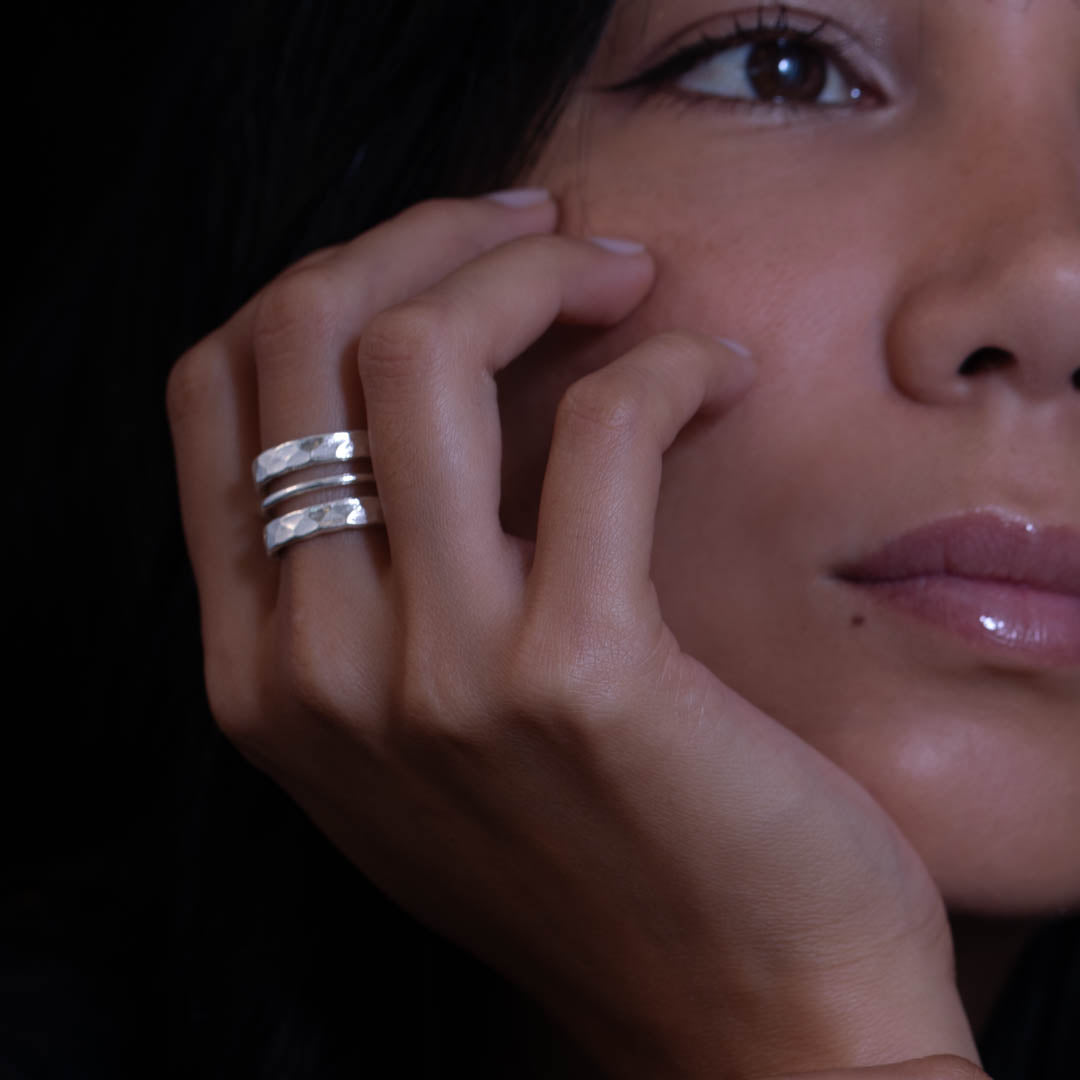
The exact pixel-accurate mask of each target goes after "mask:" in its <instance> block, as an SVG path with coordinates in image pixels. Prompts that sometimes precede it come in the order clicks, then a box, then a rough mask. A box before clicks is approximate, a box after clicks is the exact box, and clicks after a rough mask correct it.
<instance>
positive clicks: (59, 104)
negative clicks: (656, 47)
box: [0, 0, 611, 1080]
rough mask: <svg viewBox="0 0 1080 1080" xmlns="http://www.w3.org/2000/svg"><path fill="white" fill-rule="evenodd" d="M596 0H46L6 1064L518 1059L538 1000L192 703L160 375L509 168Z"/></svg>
mask: <svg viewBox="0 0 1080 1080" xmlns="http://www.w3.org/2000/svg"><path fill="white" fill-rule="evenodd" d="M610 7H611V0H513V2H512V3H510V2H506V3H498V2H493V0H367V2H364V0H324V2H322V3H313V2H308V0H257V2H243V0H241V2H233V3H230V4H226V5H221V4H219V3H216V2H210V0H201V2H196V3H189V4H186V5H183V6H182V7H180V8H177V9H176V10H175V11H172V12H167V13H161V14H159V15H158V21H157V22H156V23H155V22H154V21H153V19H152V18H151V17H150V16H148V15H146V14H145V13H144V14H142V15H141V16H139V17H138V22H137V23H135V24H134V25H135V27H136V32H137V36H136V37H135V40H127V39H124V38H123V25H122V20H114V22H113V23H112V25H108V24H104V25H102V24H100V23H98V22H95V21H93V20H91V19H90V18H88V17H86V16H85V15H82V16H78V15H77V14H75V13H73V14H72V15H70V16H69V18H70V19H72V20H77V21H76V22H73V23H72V24H71V28H69V29H68V33H69V34H70V48H67V49H65V48H64V47H63V43H62V42H61V44H60V45H54V47H53V52H52V54H51V58H52V61H53V62H52V64H51V65H50V69H51V71H52V78H53V79H55V80H57V81H56V82H55V83H52V84H47V83H45V82H44V81H43V88H44V90H45V91H47V92H51V94H52V98H51V101H52V107H51V108H50V106H49V102H48V101H46V102H45V105H44V106H43V107H42V108H41V111H40V113H39V115H41V116H42V117H43V120H44V121H45V123H42V124H41V125H39V126H40V128H41V130H39V131H38V133H37V134H38V143H37V145H41V144H42V140H41V136H42V135H44V136H45V139H44V151H43V153H44V157H43V158H39V160H40V161H41V162H42V168H41V169H40V172H39V173H38V175H39V176H40V177H41V181H40V182H42V183H44V184H45V186H46V188H47V190H46V191H45V193H44V196H42V198H45V197H49V198H51V199H52V202H51V204H50V205H49V206H48V207H47V208H46V209H47V210H48V214H49V218H51V220H52V223H53V224H52V225H51V227H49V225H48V224H47V222H48V220H49V218H45V219H43V218H41V217H40V216H39V217H38V219H37V221H36V222H35V226H34V227H35V229H36V231H37V232H38V233H39V235H38V236H37V237H36V249H37V257H36V260H35V261H34V262H33V263H32V269H31V270H30V271H29V272H28V273H27V274H26V276H25V279H24V282H25V284H26V288H25V289H24V292H23V296H22V299H21V303H22V304H23V306H24V308H25V311H24V315H25V318H24V320H23V333H22V336H21V340H20V341H19V342H18V346H17V347H16V348H14V349H12V350H11V352H10V354H9V355H10V356H11V357H14V356H17V357H18V361H17V362H15V363H10V364H9V374H10V376H11V379H12V380H13V382H12V383H9V386H11V387H12V388H13V394H12V396H13V399H14V400H18V401H22V402H34V403H36V404H35V405H34V406H33V407H32V408H30V409H29V410H28V413H29V416H30V418H31V419H32V421H33V423H34V431H35V432H36V434H37V437H38V438H39V439H42V440H43V441H44V442H45V444H46V445H43V446H42V447H41V452H42V453H43V454H44V455H48V456H50V457H51V456H52V455H53V454H55V455H56V458H55V460H56V461H57V462H58V463H60V464H61V465H62V468H63V482H62V483H60V484H56V485H50V484H48V483H45V484H42V485H41V486H40V487H39V486H36V485H35V484H27V485H26V487H25V489H24V490H23V492H22V499H23V503H22V506H21V507H20V516H21V518H22V520H24V521H27V522H30V521H32V522H34V525H33V526H32V528H31V529H29V530H27V531H25V532H23V531H20V532H19V533H18V534H17V537H16V543H17V548H18V550H17V553H16V555H15V558H14V562H13V565H15V566H22V565H30V566H36V567H39V568H41V569H40V570H39V571H37V572H36V573H35V574H34V575H33V577H34V580H33V585H32V588H27V590H26V593H25V595H23V596H22V597H21V601H22V606H21V609H20V606H19V602H18V600H17V601H16V604H15V609H16V610H17V611H19V614H18V616H17V617H16V620H15V621H16V623H17V624H18V625H19V626H20V628H21V631H20V632H21V635H22V641H23V644H24V646H25V647H26V657H25V665H27V666H25V670H26V671H27V672H28V673H29V672H31V671H37V672H40V671H41V664H42V658H44V660H45V663H46V664H47V670H48V672H49V673H50V674H49V678H48V680H47V681H46V682H39V681H36V680H34V679H32V678H28V679H27V682H28V684H29V685H32V686H34V687H35V688H36V697H35V699H34V701H35V704H34V705H31V706H30V707H29V709H30V710H31V711H29V712H27V713H26V714H24V716H23V723H22V725H21V731H20V736H19V745H18V746H17V747H16V748H15V749H16V750H17V751H18V760H19V761H20V763H21V764H20V768H21V770H22V771H23V773H24V774H29V775H31V776H32V777H33V783H32V785H27V790H26V793H25V796H24V798H23V801H22V802H21V806H20V820H22V821H24V822H28V823H29V822H32V823H33V824H32V826H31V827H27V828H24V829H23V830H22V835H21V843H19V844H18V850H17V852H16V858H15V860H14V865H13V867H12V869H13V876H14V881H15V889H14V890H13V891H12V892H11V893H10V895H9V896H8V897H6V898H5V899H4V901H3V904H4V906H3V909H2V910H0V917H2V921H0V933H2V935H3V940H5V941H6V940H7V939H8V938H9V937H10V945H11V949H10V950H9V952H8V955H9V956H11V957H12V959H11V960H10V961H7V962H5V965H4V979H5V983H6V985H5V998H6V997H7V996H9V994H8V991H10V996H11V997H12V1005H11V1007H10V1008H8V1007H7V1002H6V1001H5V1007H4V1008H3V1009H0V1013H2V1018H0V1033H2V1034H0V1073H3V1074H4V1075H5V1076H6V1075H8V1073H7V1072H4V1066H5V1064H7V1065H8V1066H9V1071H11V1072H12V1073H13V1074H14V1075H18V1072H17V1071H16V1070H17V1068H18V1066H17V1065H16V1064H15V1062H18V1063H19V1064H20V1065H21V1066H22V1068H24V1069H26V1070H28V1071H31V1072H32V1073H33V1075H37V1072H36V1071H34V1070H36V1069H38V1068H40V1069H41V1070H42V1071H43V1072H45V1073H46V1074H47V1075H50V1076H54V1075H55V1076H64V1077H66V1076H72V1077H74V1076H79V1077H93V1076H98V1075H100V1076H102V1077H104V1076H108V1077H110V1078H111V1080H115V1078H116V1077H124V1076H127V1075H139V1076H153V1077H169V1076H176V1077H184V1078H190V1077H195V1076H198V1077H205V1078H213V1077H217V1076H221V1077H228V1078H229V1080H241V1078H244V1077H260V1078H262V1077H265V1078H268V1080H269V1078H273V1080H281V1078H293V1077H296V1078H300V1077H312V1078H315V1077H317V1078H319V1080H331V1078H333V1077H337V1076H341V1077H346V1076H347V1077H349V1078H350V1080H354V1078H356V1077H358V1076H363V1075H366V1074H369V1073H370V1074H374V1075H382V1074H383V1070H384V1069H386V1070H387V1073H389V1070H390V1069H391V1068H392V1069H393V1072H394V1074H396V1075H399V1076H417V1077H420V1076H425V1077H426V1076H431V1077H438V1076H443V1075H449V1074H450V1073H452V1072H454V1073H456V1072H457V1070H459V1069H461V1068H463V1067H467V1068H468V1069H469V1071H470V1073H472V1074H473V1075H475V1076H477V1077H482V1076H484V1075H499V1076H503V1075H509V1074H512V1073H514V1072H515V1068H514V1066H513V1064H512V1060H513V1058H514V1057H516V1058H517V1059H518V1060H531V1061H533V1062H535V1063H536V1066H537V1067H538V1068H539V1067H540V1066H541V1065H542V1061H543V1058H544V1052H543V1049H542V1047H543V1045H544V1042H545V1040H546V1038H547V1037H546V1035H545V1034H544V1029H543V1026H542V1025H540V1024H536V1023H534V1020H533V1018H532V1017H531V1015H530V1012H529V1007H528V1006H527V1005H526V1004H525V1003H524V1002H521V1001H520V999H519V998H518V996H517V995H516V994H515V993H514V992H513V991H511V990H509V988H507V987H506V986H505V985H504V984H503V983H502V982H501V981H500V980H499V979H497V978H496V977H495V976H494V975H492V974H491V973H490V972H488V971H487V970H486V969H485V968H483V967H482V966H481V965H479V964H478V963H476V962H475V961H473V960H472V959H471V958H470V957H468V956H466V955H464V954H462V953H461V952H459V951H458V950H457V949H455V948H453V947H452V946H450V945H448V944H446V943H445V942H444V941H442V940H441V939H439V938H437V937H435V936H433V935H431V934H429V933H427V932H426V931H425V930H423V929H422V928H421V927H419V926H417V925H416V924H415V923H414V922H413V921H412V920H411V919H409V918H408V917H407V916H405V915H404V914H402V913H401V912H399V911H398V910H397V909H396V908H395V907H393V906H392V905H391V904H389V903H388V902H386V901H385V900H384V899H383V898H382V897H381V895H379V894H378V893H377V892H376V891H375V890H374V889H373V888H371V887H370V886H369V885H367V883H366V882H365V880H364V879H363V878H362V876H361V875H360V874H358V873H356V871H355V870H354V869H353V868H352V867H351V866H349V865H348V864H347V863H345V861H344V859H343V858H342V857H341V856H340V855H339V854H338V853H337V852H336V851H334V850H333V849H332V848H331V847H330V846H329V844H327V843H326V842H325V841H324V840H323V838H322V837H321V835H320V834H319V833H317V832H316V831H315V830H314V828H313V827H312V826H311V825H310V824H309V823H308V822H307V821H306V819H304V818H303V816H302V815H301V814H300V812H299V811H298V810H297V809H296V808H295V807H294V806H293V805H292V804H291V803H290V802H289V800H288V799H287V798H286V797H285V796H284V795H283V794H281V793H280V792H279V791H278V790H277V789H276V788H275V787H274V786H273V785H272V784H271V783H270V782H269V781H267V780H265V779H264V778H263V777H262V776H260V775H259V774H258V773H257V772H255V770H254V769H252V768H251V767H250V766H248V765H247V764H246V763H245V762H244V761H243V760H242V759H241V758H240V757H239V756H238V754H237V753H236V752H235V751H234V750H233V749H232V748H231V747H230V746H229V745H228V744H227V743H226V742H225V741H224V739H223V738H222V737H221V736H220V735H219V734H218V733H217V731H216V729H215V728H214V726H213V724H212V722H211V720H210V718H209V714H208V710H207V707H206V703H205V700H204V693H203V688H202V685H201V684H202V677H201V658H200V648H199V643H198V620H197V612H196V605H195V597H194V590H193V585H192V581H191V577H190V571H189V570H188V567H187V562H186V557H185V555H184V550H183V543H182V538H181V534H180V527H179V520H178V514H177V511H176V493H175V489H174V487H173V483H172V459H171V449H170V445H169V440H168V434H167V430H166V425H165V419H164V383H165V378H166V374H167V372H168V369H169V368H170V367H171V365H172V363H173V361H174V360H175V358H176V357H177V356H178V355H179V353H180V352H181V351H183V350H184V349H185V348H187V347H188V346H189V345H191V344H192V343H194V342H195V341H196V340H198V339H199V338H200V337H202V336H203V335H205V334H206V333H207V332H209V331H210V330H211V329H213V328H214V327H215V326H216V325H218V324H220V323H221V322H222V321H223V320H224V319H226V318H227V317H228V316H229V315H230V314H231V313H232V311H234V310H235V309H236V308H237V307H239V305H240V304H241V303H242V302H243V301H244V300H245V299H246V298H247V297H248V296H250V295H251V294H252V293H253V292H254V291H256V290H257V289H258V288H259V287H260V286H261V285H263V284H264V283H265V282H266V281H267V280H269V279H270V278H271V277H272V276H274V274H276V273H277V272H278V271H280V270H281V269H282V268H283V267H285V266H286V265H288V264H289V263H290V262H292V261H294V260H295V259H296V258H298V257H299V256H301V255H303V254H305V253H306V252H308V251H311V250H313V249H315V248H318V247H321V246H324V245H326V244H329V243H333V242H337V241H342V240H346V239H349V238H351V237H353V236H355V235H357V234H358V233H360V232H362V231H363V230H364V229H366V228H368V227H369V226H371V225H372V224H374V223H375V222H377V221H380V220H383V219H385V218H387V217H389V216H390V215H392V214H393V213H395V212H396V211H398V210H399V209H401V208H403V207H405V206H407V205H409V204H411V203H414V202H417V201H419V200H421V199H424V198H427V197H430V196H434V195H448V194H469V193H477V192H480V191H483V190H485V189H491V188H497V187H501V186H504V185H505V184H508V183H510V182H512V180H513V179H514V177H515V176H516V175H517V174H518V173H519V172H520V170H521V169H522V167H523V165H524V164H525V162H526V160H527V158H528V155H529V154H530V152H531V151H532V150H533V149H534V148H535V147H536V146H537V145H538V144H539V142H540V141H541V140H542V139H543V136H544V133H545V131H546V129H547V127H548V125H549V124H550V122H551V121H552V119H553V118H554V117H555V115H556V113H557V110H558V107H559V103H560V101H561V99H562V97H563V95H564V92H565V91H566V90H567V88H568V87H569V85H570V84H571V82H572V80H573V79H574V77H575V75H576V74H577V73H578V72H579V71H580V70H581V68H582V67H583V65H584V63H585V61H586V60H587V59H588V57H589V55H590V54H591V52H592V50H593V49H594V47H595V43H596V41H597V39H598V37H599V34H600V32H601V30H602V29H603V26H604V24H605V22H606V19H607V17H608V14H609V8H610ZM103 18H106V16H104V15H95V16H94V19H98V20H99V19H103ZM133 18H134V16H133ZM63 29H64V27H63V26H61V27H60V30H61V31H62V30H63ZM49 30H50V33H52V34H53V35H54V38H55V35H56V33H58V32H59V31H58V28H57V26H55V25H54V26H50V27H49ZM61 37H62V34H61ZM88 38H89V42H92V43H93V45H90V44H88ZM118 70H119V71H122V72H126V73H127V76H126V79H125V78H120V77H118ZM63 72H67V74H66V75H64V74H61V73H63ZM84 79H90V80H91V81H90V82H89V83H88V84H85V85H84V82H83V80H84ZM128 80H130V83H131V84H132V85H128V84H127V83H128ZM109 107H111V108H112V109H118V110H119V112H118V113H115V112H110V108H109ZM38 152H39V153H41V151H38ZM95 202H96V205H92V204H93V203H95ZM43 222H44V223H45V224H43ZM76 230H77V235H76V234H75V233H76ZM42 409H47V410H48V415H45V416H43V415H42V412H41V410H42ZM31 456H34V457H36V456H37V455H36V453H35V454H33V455H31ZM28 464H29V460H28ZM50 488H51V490H50ZM9 610H11V609H10V608H9ZM12 757H13V755H9V756H8V759H9V760H12ZM534 1032H535V1035H536V1037H535V1038H534V1036H533V1033H534ZM12 1048H15V1049H14V1050H12ZM5 1054H8V1055H9V1058H11V1060H8V1061H5V1057H4V1055H5ZM522 1075H527V1073H524V1072H523V1073H522Z"/></svg>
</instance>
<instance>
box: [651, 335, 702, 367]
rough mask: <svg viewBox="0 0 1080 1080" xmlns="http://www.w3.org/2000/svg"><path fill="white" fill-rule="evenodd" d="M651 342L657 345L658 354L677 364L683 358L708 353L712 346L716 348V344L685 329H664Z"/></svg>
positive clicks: (691, 357) (686, 358)
mask: <svg viewBox="0 0 1080 1080" xmlns="http://www.w3.org/2000/svg"><path fill="white" fill-rule="evenodd" d="M650 344H651V345H653V346H655V351H656V353H657V355H659V356H663V357H664V358H665V359H667V360H668V361H669V362H674V363H676V364H677V363H678V362H679V361H681V360H688V359H693V358H696V357H698V356H700V355H701V354H702V353H706V354H708V352H709V351H710V349H711V348H715V345H713V344H711V343H709V342H707V341H706V339H705V338H703V337H701V336H699V335H696V334H691V333H688V332H686V331H685V330H664V331H663V332H661V333H659V334H657V335H656V336H655V337H653V338H652V339H651V342H650Z"/></svg>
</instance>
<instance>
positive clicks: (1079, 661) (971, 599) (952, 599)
mask: <svg viewBox="0 0 1080 1080" xmlns="http://www.w3.org/2000/svg"><path fill="white" fill-rule="evenodd" d="M849 583H850V584H853V585H855V586H856V587H858V588H859V589H860V590H862V591H864V592H866V593H869V594H870V595H872V596H874V597H875V598H876V599H878V600H881V601H884V602H885V603H887V604H891V605H892V606H894V607H897V608H900V609H901V610H903V611H906V612H908V613H910V614H911V615H914V616H916V617H917V618H919V619H922V620H924V621H926V622H930V623H935V624H937V625H938V626H940V627H942V628H944V629H946V630H949V631H951V632H952V633H954V634H956V635H958V636H959V637H961V638H963V639H964V640H965V641H968V642H969V643H971V644H973V645H975V646H977V647H980V648H981V649H983V650H990V651H992V652H994V653H996V654H997V655H998V656H1000V655H1002V654H1003V653H1004V654H1007V655H1012V656H1014V657H1016V658H1017V659H1025V660H1027V661H1029V662H1030V661H1035V662H1036V663H1038V664H1040V665H1041V666H1046V667H1072V666H1076V665H1080V596H1068V595H1065V594H1063V593H1053V592H1046V591H1043V590H1041V589H1033V588H1030V587H1028V586H1025V585H1011V584H1008V583H1006V582H998V581H982V580H976V579H971V578H961V577H952V576H948V575H941V576H934V577H920V578H905V579H903V580H900V581H881V582H873V581H858V582H849Z"/></svg>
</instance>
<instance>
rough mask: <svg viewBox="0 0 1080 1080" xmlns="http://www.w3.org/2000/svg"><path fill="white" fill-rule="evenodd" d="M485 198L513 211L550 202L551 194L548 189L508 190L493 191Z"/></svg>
mask: <svg viewBox="0 0 1080 1080" xmlns="http://www.w3.org/2000/svg"><path fill="white" fill-rule="evenodd" d="M484 198H485V199H490V200H491V201H492V202H495V203H498V204H499V205H500V206H507V207H509V208H510V209H511V210H527V209H528V208H529V207H530V206H539V205H540V204H541V203H544V202H549V201H550V200H551V192H550V191H548V189H547V188H508V189H507V190H506V191H493V192H491V194H490V195H485V196H484Z"/></svg>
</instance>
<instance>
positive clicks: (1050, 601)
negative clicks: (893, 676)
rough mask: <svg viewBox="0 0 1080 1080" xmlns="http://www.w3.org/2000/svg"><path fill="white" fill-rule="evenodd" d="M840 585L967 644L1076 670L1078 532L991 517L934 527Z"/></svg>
mask: <svg viewBox="0 0 1080 1080" xmlns="http://www.w3.org/2000/svg"><path fill="white" fill-rule="evenodd" d="M836 575H837V577H838V578H839V579H840V580H841V581H843V582H845V583H847V584H849V585H852V586H855V587H857V588H860V589H862V590H863V591H864V592H868V593H869V594H871V595H873V596H874V597H875V598H876V599H878V600H882V601H884V602H886V603H888V604H890V605H892V606H894V607H899V608H901V609H904V610H905V611H906V612H907V613H909V614H912V615H915V616H917V617H919V618H921V619H922V620H924V621H930V622H933V623H936V624H938V625H939V626H940V627H943V628H944V629H947V630H949V631H951V632H953V633H955V634H958V635H960V636H961V637H962V638H964V639H966V640H967V641H968V642H969V643H973V644H975V645H978V646H982V647H985V648H988V649H991V650H997V651H1000V650H1007V651H1009V652H1011V653H1013V654H1014V655H1016V654H1023V655H1024V656H1026V657H1029V658H1031V659H1034V660H1036V661H1038V662H1046V663H1049V664H1051V665H1053V666H1059V665H1062V664H1065V665H1073V664H1080V532H1077V531H1076V530H1074V529H1070V528H1065V527H1061V526H1037V525H1034V524H1031V523H1027V522H1024V521H1018V520H1014V519H1010V518H1005V517H1003V516H1001V515H999V514H998V513H995V512H983V513H975V514H966V515H961V516H958V517H954V518H948V519H945V520H943V521H938V522H934V523H933V524H931V525H928V526H926V527H924V528H921V529H917V530H915V531H914V532H911V533H907V534H905V535H904V536H901V537H898V538H897V539H894V540H890V541H889V542H888V543H886V544H885V545H884V546H883V547H881V548H879V549H878V550H876V551H875V552H873V553H872V554H870V555H869V556H867V557H865V558H860V559H859V560H857V561H855V562H852V563H847V564H844V565H842V566H841V567H839V568H838V569H837V572H836Z"/></svg>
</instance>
